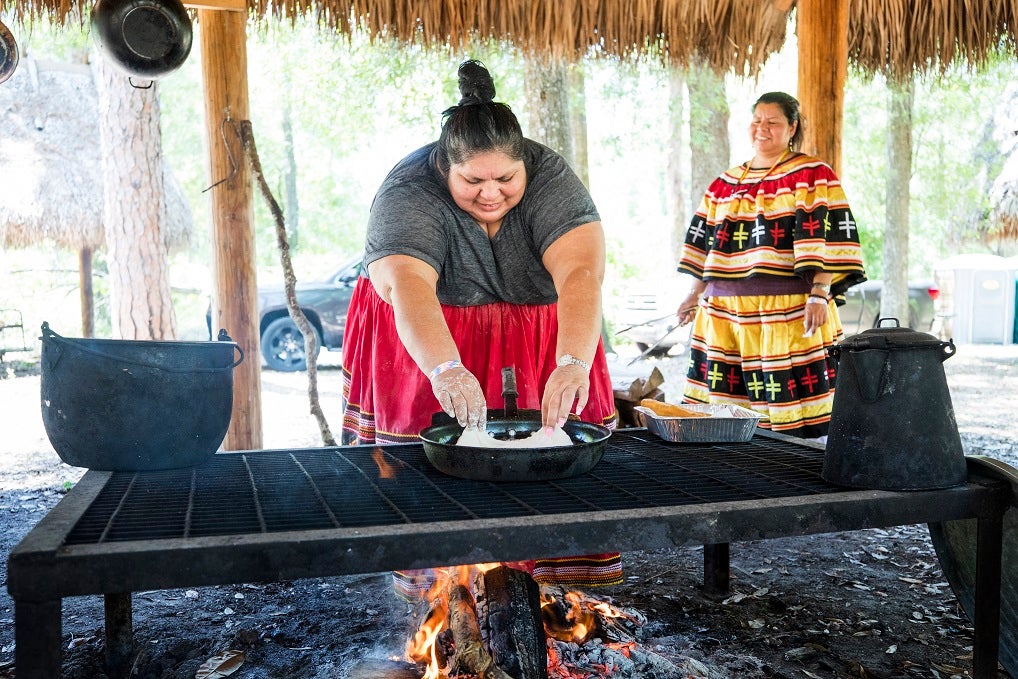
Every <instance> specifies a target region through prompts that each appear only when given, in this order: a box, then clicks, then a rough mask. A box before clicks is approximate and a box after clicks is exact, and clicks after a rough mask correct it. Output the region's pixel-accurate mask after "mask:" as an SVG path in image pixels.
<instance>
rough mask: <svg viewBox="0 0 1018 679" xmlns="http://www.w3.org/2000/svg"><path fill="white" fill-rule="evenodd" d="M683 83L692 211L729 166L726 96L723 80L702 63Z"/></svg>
mask: <svg viewBox="0 0 1018 679" xmlns="http://www.w3.org/2000/svg"><path fill="white" fill-rule="evenodd" d="M686 81H687V87H688V88H689V148H690V152H691V156H692V160H691V162H690V179H691V180H692V187H693V188H692V197H693V206H692V209H693V210H696V208H697V207H699V202H700V198H701V196H703V192H704V191H706V190H707V187H708V186H710V183H711V182H712V181H714V178H715V177H717V176H718V175H719V174H721V173H722V172H724V171H725V170H726V169H728V167H729V166H730V165H731V163H732V150H731V145H730V143H729V141H728V118H729V115H728V97H727V95H726V93H725V80H724V77H723V76H720V75H718V74H717V73H714V72H713V71H712V70H711V69H710V68H709V67H708V66H707V65H706V64H704V63H695V64H692V65H691V66H690V68H689V71H688V73H687V75H686ZM747 134H748V132H747ZM689 216H690V217H691V216H692V215H691V214H690V215H689ZM687 222H688V219H687Z"/></svg>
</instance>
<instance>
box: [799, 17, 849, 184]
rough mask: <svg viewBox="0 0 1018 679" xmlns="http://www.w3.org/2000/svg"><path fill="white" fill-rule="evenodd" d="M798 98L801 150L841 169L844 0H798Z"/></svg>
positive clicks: (845, 55)
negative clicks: (802, 119)
mask: <svg viewBox="0 0 1018 679" xmlns="http://www.w3.org/2000/svg"><path fill="white" fill-rule="evenodd" d="M795 12H796V31H795V33H796V36H797V37H798V39H799V71H798V75H799V93H798V94H799V97H798V99H799V103H800V104H801V106H802V116H803V118H804V119H805V123H806V124H805V125H804V127H803V135H804V138H803V145H802V150H803V151H804V152H805V153H808V154H810V155H812V156H817V157H818V158H820V159H821V160H824V161H826V162H827V164H828V165H830V166H831V167H833V168H834V171H835V172H837V173H838V174H839V175H840V174H841V128H842V119H843V118H844V108H845V79H846V77H847V75H848V0H799V2H797V3H796V9H795Z"/></svg>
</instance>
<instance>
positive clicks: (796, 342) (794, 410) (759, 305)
mask: <svg viewBox="0 0 1018 679" xmlns="http://www.w3.org/2000/svg"><path fill="white" fill-rule="evenodd" d="M806 299H807V296H806V295H804V294H793V295H744V296H738V297H734V296H733V297H717V296H715V297H710V298H705V299H704V300H703V301H701V304H700V306H699V308H698V309H697V312H696V318H695V320H694V321H693V330H692V333H691V335H690V349H689V367H688V372H687V374H686V386H685V389H684V393H683V396H684V398H683V400H684V401H685V402H686V403H719V404H721V403H731V404H735V405H739V406H742V407H744V408H750V409H752V410H755V411H756V412H758V413H760V414H761V415H763V416H764V418H765V419H763V420H761V421H760V427H761V428H764V429H771V430H772V431H776V432H781V433H783V434H790V435H792V436H799V437H802V438H819V437H822V436H826V435H827V430H828V426H829V424H830V420H831V407H832V405H833V403H834V383H835V380H836V377H837V362H836V361H834V359H832V358H830V357H829V356H828V354H827V349H828V348H829V347H831V346H833V345H835V344H837V343H838V342H840V341H841V340H842V339H843V337H844V333H843V332H842V329H841V320H840V318H839V316H838V310H837V307H836V305H835V304H834V302H833V301H831V302H828V305H829V306H828V313H827V322H826V323H825V324H824V325H823V326H822V327H820V328H818V329H817V330H816V331H814V332H813V334H812V335H811V336H810V337H806V336H805V333H804V332H803V317H804V310H805V306H806Z"/></svg>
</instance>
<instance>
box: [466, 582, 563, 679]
mask: <svg viewBox="0 0 1018 679" xmlns="http://www.w3.org/2000/svg"><path fill="white" fill-rule="evenodd" d="M483 582H484V594H483V596H478V602H477V603H478V606H479V607H480V608H481V609H482V610H483V611H484V615H482V616H481V619H482V621H483V623H484V624H483V627H484V629H485V631H486V632H487V638H488V647H489V648H490V649H491V654H492V656H493V657H494V659H495V662H496V664H497V665H498V666H499V667H501V668H502V669H503V670H505V671H506V672H507V673H508V674H509V675H511V676H512V677H514V678H515V679H547V677H548V645H547V642H546V639H545V635H544V625H543V623H542V621H541V588H540V586H538V584H537V582H535V581H534V579H533V578H532V577H530V575H528V574H527V573H524V572H523V571H520V570H516V569H514V568H508V567H506V566H499V567H497V568H493V569H491V570H489V571H486V572H485V573H484V580H483Z"/></svg>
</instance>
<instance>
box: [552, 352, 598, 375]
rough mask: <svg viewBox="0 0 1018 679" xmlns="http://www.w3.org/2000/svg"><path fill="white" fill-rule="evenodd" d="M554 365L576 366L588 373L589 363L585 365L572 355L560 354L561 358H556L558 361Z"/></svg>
mask: <svg viewBox="0 0 1018 679" xmlns="http://www.w3.org/2000/svg"><path fill="white" fill-rule="evenodd" d="M555 364H556V365H559V366H563V365H578V366H580V367H581V368H583V369H584V370H586V371H588V372H589V371H590V364H589V363H587V362H586V361H584V360H583V359H580V358H576V357H575V356H573V355H572V354H562V355H561V356H559V357H558V360H557V361H555Z"/></svg>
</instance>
